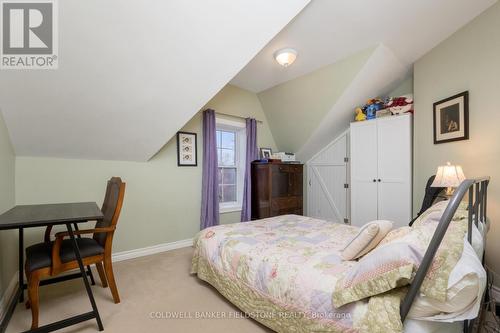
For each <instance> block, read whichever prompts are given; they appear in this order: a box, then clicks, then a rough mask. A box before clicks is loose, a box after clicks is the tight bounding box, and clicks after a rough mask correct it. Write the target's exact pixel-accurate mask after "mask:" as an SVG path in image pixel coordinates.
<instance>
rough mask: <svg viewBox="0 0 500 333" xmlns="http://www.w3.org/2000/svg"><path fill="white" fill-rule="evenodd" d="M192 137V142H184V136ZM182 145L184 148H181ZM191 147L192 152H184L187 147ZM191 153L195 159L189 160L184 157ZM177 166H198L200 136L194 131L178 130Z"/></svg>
mask: <svg viewBox="0 0 500 333" xmlns="http://www.w3.org/2000/svg"><path fill="white" fill-rule="evenodd" d="M189 137H191V138H192V142H191V143H187V142H186V143H183V142H181V140H184V138H189ZM181 146H182V148H181ZM189 147H191V149H192V150H191V152H184V150H185V149H187V148H189ZM188 155H191V156H192V157H193V158H194V159H193V160H192V161H187V160H186V159H185V158H184V157H185V156H188ZM177 166H179V167H196V166H198V138H197V134H196V133H192V132H182V131H179V132H177Z"/></svg>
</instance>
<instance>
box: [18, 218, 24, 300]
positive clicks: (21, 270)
mask: <svg viewBox="0 0 500 333" xmlns="http://www.w3.org/2000/svg"><path fill="white" fill-rule="evenodd" d="M19 289H21V294H20V296H19V303H22V302H24V229H23V228H19Z"/></svg>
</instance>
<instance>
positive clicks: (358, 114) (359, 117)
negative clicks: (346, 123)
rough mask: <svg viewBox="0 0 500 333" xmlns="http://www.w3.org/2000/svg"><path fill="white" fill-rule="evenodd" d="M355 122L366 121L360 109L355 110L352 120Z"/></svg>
mask: <svg viewBox="0 0 500 333" xmlns="http://www.w3.org/2000/svg"><path fill="white" fill-rule="evenodd" d="M354 120H356V121H363V120H366V115H365V114H364V113H363V110H361V108H356V118H354Z"/></svg>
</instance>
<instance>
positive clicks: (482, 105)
mask: <svg viewBox="0 0 500 333" xmlns="http://www.w3.org/2000/svg"><path fill="white" fill-rule="evenodd" d="M499 33H500V3H497V4H496V5H494V6H493V7H491V8H490V9H489V10H487V11H486V12H484V13H483V14H481V15H480V16H479V17H477V18H476V19H475V20H473V21H472V22H471V23H469V24H468V25H467V26H465V27H464V28H463V29H461V30H459V31H458V32H456V33H455V34H454V35H453V36H451V37H450V38H449V39H447V40H446V41H444V42H443V43H441V44H440V45H439V46H437V47H436V48H435V49H433V50H432V51H430V52H429V53H428V54H426V55H425V56H423V57H422V58H421V59H420V60H419V61H417V62H416V63H415V66H414V77H415V79H414V80H415V81H414V90H415V118H414V119H415V121H414V145H415V152H414V159H415V161H414V163H415V164H414V206H413V207H414V211H415V212H416V211H418V209H419V208H420V205H421V203H422V197H423V194H424V186H425V183H426V181H427V179H428V177H429V176H430V175H432V174H434V173H435V171H436V168H437V166H438V165H442V164H444V163H446V162H447V161H450V162H451V163H454V164H460V165H462V167H463V169H464V172H465V175H466V176H467V177H474V176H486V175H487V176H491V178H492V179H491V183H490V186H489V188H488V192H489V196H488V211H489V216H490V218H491V222H492V225H491V230H490V231H489V233H488V242H487V249H486V261H487V264H488V266H489V267H491V268H492V269H493V270H494V271H495V272H496V273H497V279H496V284H497V285H499V283H500V275H499V274H500V171H499V170H500V169H499V165H500V145H499V142H500V130H499V124H500V111H499V99H498V96H499V87H500V38H499ZM464 90H468V91H469V93H470V106H469V107H470V112H469V117H470V124H469V125H470V127H469V128H470V139H469V140H466V141H459V142H450V143H444V144H438V145H434V143H433V119H432V117H433V103H434V102H437V101H439V100H441V99H444V98H446V97H449V96H452V95H455V94H457V93H460V92H462V91H464Z"/></svg>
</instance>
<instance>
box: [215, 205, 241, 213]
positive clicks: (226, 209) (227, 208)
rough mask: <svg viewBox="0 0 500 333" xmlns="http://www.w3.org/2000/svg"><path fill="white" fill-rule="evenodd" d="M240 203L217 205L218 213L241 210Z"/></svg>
mask: <svg viewBox="0 0 500 333" xmlns="http://www.w3.org/2000/svg"><path fill="white" fill-rule="evenodd" d="M241 210H242V208H241V205H234V206H224V207H219V214H226V213H234V212H241Z"/></svg>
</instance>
